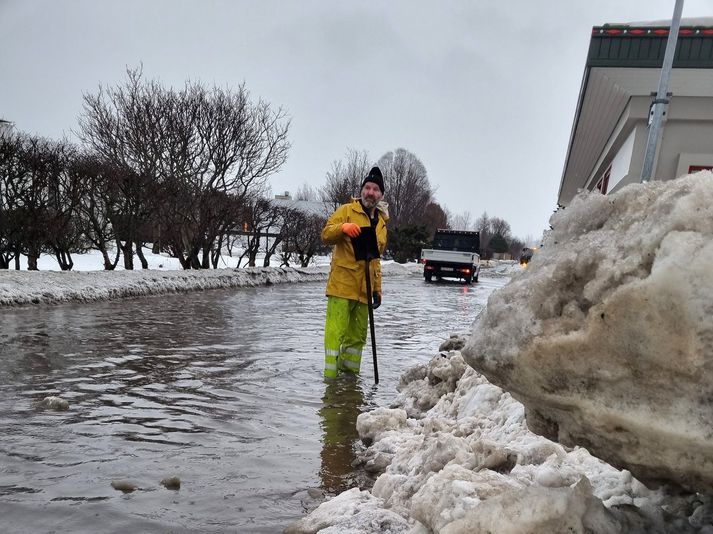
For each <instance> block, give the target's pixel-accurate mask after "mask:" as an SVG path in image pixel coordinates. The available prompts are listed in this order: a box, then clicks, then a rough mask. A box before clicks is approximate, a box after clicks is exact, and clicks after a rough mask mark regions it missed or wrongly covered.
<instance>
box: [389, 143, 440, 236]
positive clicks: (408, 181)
mask: <svg viewBox="0 0 713 534" xmlns="http://www.w3.org/2000/svg"><path fill="white" fill-rule="evenodd" d="M378 165H379V168H380V169H381V172H382V174H383V175H384V182H385V184H384V185H385V189H386V198H387V200H388V202H389V217H390V219H389V227H390V228H399V227H401V226H407V225H419V224H422V217H423V213H424V210H425V209H426V207H427V206H428V205H429V204H430V203H431V202H432V200H433V190H432V188H431V184H430V182H429V180H428V173H427V172H426V167H425V166H424V165H423V163H421V160H419V159H418V158H417V157H416V155H415V154H413V153H411V152H409V151H408V150H406V149H403V148H398V149H396V150H395V151H393V152H387V153H386V154H384V155H383V156H382V157H381V158H380V159H379V162H378Z"/></svg>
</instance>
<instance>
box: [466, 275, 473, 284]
mask: <svg viewBox="0 0 713 534" xmlns="http://www.w3.org/2000/svg"><path fill="white" fill-rule="evenodd" d="M472 281H473V278H472V277H471V276H466V277H465V284H466V285H468V286H469V285H470V283H471V282H472Z"/></svg>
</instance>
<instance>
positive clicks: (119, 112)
mask: <svg viewBox="0 0 713 534" xmlns="http://www.w3.org/2000/svg"><path fill="white" fill-rule="evenodd" d="M127 75H128V78H127V80H126V82H125V83H124V84H123V85H119V86H117V87H115V88H102V87H100V89H99V92H98V93H97V94H95V95H85V96H84V114H83V116H82V118H81V119H80V128H81V132H80V134H79V135H80V137H81V139H82V140H83V141H84V142H85V143H86V144H87V145H88V146H89V147H91V148H92V149H93V150H94V151H96V152H97V153H98V154H100V155H101V156H102V157H103V158H105V159H106V160H108V161H110V162H112V163H113V164H114V165H116V167H117V168H119V169H122V171H124V175H125V176H126V177H130V178H136V179H138V181H143V182H144V183H143V187H142V191H143V192H144V194H143V196H137V195H128V192H127V201H129V202H128V205H126V206H123V210H122V215H123V218H124V220H123V221H122V223H123V224H122V228H123V230H124V232H122V233H121V234H124V233H125V234H126V238H125V241H135V242H136V241H137V240H138V241H140V240H139V237H140V234H142V233H145V232H146V230H148V229H150V227H151V226H155V225H159V226H160V233H161V239H162V240H163V241H164V242H165V246H166V249H167V250H169V251H170V253H171V254H172V255H174V256H175V257H177V258H178V259H179V260H180V261H181V265H182V266H183V267H184V268H208V267H209V266H210V264H211V261H210V260H211V254H212V251H215V249H216V242H217V241H218V240H220V235H221V234H220V232H221V231H222V230H221V228H224V226H225V225H224V224H221V223H220V222H217V221H216V220H215V219H216V217H222V216H223V215H225V213H226V209H224V208H226V205H225V204H224V203H222V202H219V204H220V206H219V207H217V206H216V198H217V196H216V195H227V196H229V197H232V199H233V200H234V201H237V202H238V203H241V202H242V200H243V199H244V198H246V197H247V195H248V194H249V193H250V192H251V191H252V190H253V189H259V188H260V187H261V186H262V185H264V183H265V182H266V180H267V178H268V177H269V176H270V175H271V174H273V173H274V172H276V171H277V170H279V168H280V167H281V166H282V165H283V164H284V162H285V160H286V158H287V152H288V150H289V142H288V141H287V132H288V129H289V120H288V119H287V117H286V114H285V113H284V112H283V111H282V109H278V110H276V111H274V110H272V109H271V107H270V105H269V104H267V103H266V102H264V101H258V102H252V101H251V100H250V98H249V93H248V91H247V90H246V89H245V86H244V85H241V86H239V87H238V89H237V90H235V91H233V90H230V89H223V88H217V87H213V88H212V89H207V88H205V87H203V86H202V85H201V84H200V83H186V85H185V87H184V88H183V89H182V90H180V91H177V90H174V89H166V88H164V87H162V86H161V85H160V84H159V83H158V82H155V81H151V82H149V81H144V80H143V79H142V73H141V70H140V69H136V70H128V71H127ZM132 192H133V190H132ZM156 197H159V198H160V202H159V203H158V207H159V212H158V221H152V220H151V217H150V215H151V214H150V213H148V214H146V213H144V212H142V211H141V209H142V208H143V207H144V206H145V205H146V203H147V202H148V203H150V204H151V205H152V207H155V206H156ZM220 198H225V197H220ZM233 208H234V206H233ZM152 211H155V210H152ZM227 211H228V212H231V213H232V212H233V211H234V210H233V209H232V208H231V209H229V210H227ZM141 223H145V224H147V225H149V228H146V227H144V229H143V232H142V231H141ZM117 230H118V229H117ZM117 233H118V234H120V232H118V231H117ZM150 233H154V232H150ZM138 245H139V243H137V249H138V250H140V246H138ZM125 261H128V260H126V259H125Z"/></svg>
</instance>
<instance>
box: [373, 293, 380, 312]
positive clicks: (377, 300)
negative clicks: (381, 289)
mask: <svg viewBox="0 0 713 534" xmlns="http://www.w3.org/2000/svg"><path fill="white" fill-rule="evenodd" d="M372 300H373V301H374V304H373V305H372V306H371V309H372V310H375V309H376V308H378V307H379V306H381V293H374V294H373V295H372Z"/></svg>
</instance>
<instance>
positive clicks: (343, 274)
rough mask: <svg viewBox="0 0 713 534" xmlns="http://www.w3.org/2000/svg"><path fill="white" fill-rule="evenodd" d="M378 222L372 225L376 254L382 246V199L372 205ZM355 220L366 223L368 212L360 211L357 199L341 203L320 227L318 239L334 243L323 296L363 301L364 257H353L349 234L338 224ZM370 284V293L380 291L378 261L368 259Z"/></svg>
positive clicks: (384, 220) (382, 250)
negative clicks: (374, 225)
mask: <svg viewBox="0 0 713 534" xmlns="http://www.w3.org/2000/svg"><path fill="white" fill-rule="evenodd" d="M376 212H377V213H378V215H379V222H378V223H377V225H376V242H377V244H378V245H379V254H383V253H384V250H385V249H386V221H387V220H388V219H389V216H388V212H387V210H386V204H385V203H379V205H377V207H376ZM346 222H351V223H356V224H358V225H359V226H369V225H370V224H371V221H370V220H369V215H367V213H366V212H365V211H364V208H363V207H362V205H361V203H360V202H359V199H354V200H352V201H351V202H350V203H349V204H343V205H342V206H340V207H339V208H337V210H336V211H335V212H334V213H333V214H332V216H331V217H330V218H329V220H328V221H327V224H326V225H325V226H324V228H323V229H322V242H324V243H325V244H326V245H334V251H333V253H332V267H331V270H330V272H329V280H327V291H326V293H327V296H328V297H341V298H345V299H350V300H358V301H359V302H363V303H364V304H366V303H367V301H366V273H365V272H364V261H359V262H357V261H356V260H355V259H354V249H353V247H352V241H351V238H350V237H349V236H347V235H346V234H344V233H343V232H342V224H343V223H346ZM369 266H370V272H369V276H370V277H371V286H372V291H373V292H374V293H381V262H380V261H379V260H378V259H377V260H372V261H370V262H369Z"/></svg>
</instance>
